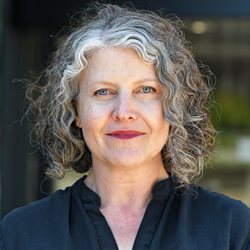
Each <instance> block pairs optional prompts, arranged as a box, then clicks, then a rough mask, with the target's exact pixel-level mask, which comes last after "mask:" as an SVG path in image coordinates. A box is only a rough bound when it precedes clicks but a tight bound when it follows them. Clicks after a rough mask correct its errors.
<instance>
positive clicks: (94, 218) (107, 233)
mask: <svg viewBox="0 0 250 250" xmlns="http://www.w3.org/2000/svg"><path fill="white" fill-rule="evenodd" d="M85 178H86V176H84V177H82V178H81V179H79V180H78V181H77V182H76V183H75V184H74V185H73V190H74V191H75V194H76V195H77V196H78V198H80V200H81V204H82V206H83V208H84V210H85V211H86V213H87V215H88V216H89V218H90V220H91V222H92V224H93V227H94V228H95V231H96V235H97V240H98V242H99V246H100V249H102V250H111V249H112V250H118V246H117V243H116V241H115V238H114V235H113V233H112V231H111V229H110V227H109V225H108V223H107V221H106V219H105V217H104V216H103V214H102V213H101V211H100V209H99V208H100V204H101V200H100V197H99V196H98V194H97V193H95V192H94V191H93V190H91V189H90V188H88V187H87V186H86V185H85V183H84V179H85ZM173 189H174V184H173V181H172V180H171V178H170V177H169V178H167V179H164V180H162V181H159V182H157V183H156V184H155V185H154V186H153V189H152V199H151V201H150V202H149V204H148V206H147V208H146V211H145V214H144V216H143V219H142V222H141V224H140V227H139V230H138V232H137V235H136V238H135V241H134V245H133V250H143V249H149V247H150V244H151V241H152V239H153V237H154V233H155V231H156V229H157V225H158V224H159V221H160V219H161V216H162V213H163V211H164V208H165V206H166V204H167V200H168V198H169V195H170V194H171V193H172V192H173ZM118 223H119V222H118Z"/></svg>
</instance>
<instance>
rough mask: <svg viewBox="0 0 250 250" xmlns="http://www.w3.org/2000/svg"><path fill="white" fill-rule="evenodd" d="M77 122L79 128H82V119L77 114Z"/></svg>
mask: <svg viewBox="0 0 250 250" xmlns="http://www.w3.org/2000/svg"><path fill="white" fill-rule="evenodd" d="M75 124H76V126H77V127H78V128H81V127H82V124H81V119H80V117H79V116H76V119H75Z"/></svg>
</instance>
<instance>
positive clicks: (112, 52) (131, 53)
mask: <svg viewBox="0 0 250 250" xmlns="http://www.w3.org/2000/svg"><path fill="white" fill-rule="evenodd" d="M87 61H88V65H87V67H86V68H85V69H84V70H83V71H82V73H81V77H80V78H81V82H82V81H83V82H91V81H105V80H110V78H112V81H129V80H134V81H136V80H140V79H142V78H156V72H155V66H154V64H150V63H147V62H145V61H143V60H142V59H141V57H140V56H139V54H138V53H137V52H136V50H134V49H132V48H117V47H107V48H101V49H97V50H95V51H94V52H93V53H92V54H91V55H90V56H88V57H87Z"/></svg>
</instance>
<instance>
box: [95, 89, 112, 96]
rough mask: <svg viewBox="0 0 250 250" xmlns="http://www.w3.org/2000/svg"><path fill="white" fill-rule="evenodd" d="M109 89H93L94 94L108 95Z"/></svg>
mask: <svg viewBox="0 0 250 250" xmlns="http://www.w3.org/2000/svg"><path fill="white" fill-rule="evenodd" d="M108 94H110V91H109V90H108V89H99V90H97V91H95V93H94V95H108Z"/></svg>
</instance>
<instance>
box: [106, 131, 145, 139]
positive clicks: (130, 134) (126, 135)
mask: <svg viewBox="0 0 250 250" xmlns="http://www.w3.org/2000/svg"><path fill="white" fill-rule="evenodd" d="M144 134H145V133H143V132H140V131H136V130H116V131H113V132H111V133H108V134H107V135H109V136H113V137H115V138H118V139H132V138H135V137H138V136H141V135H144Z"/></svg>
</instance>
